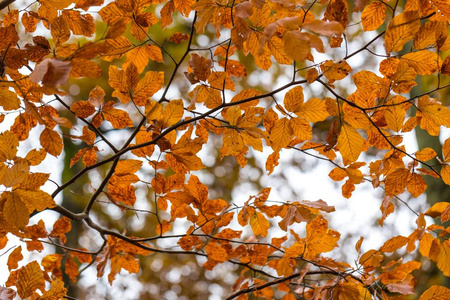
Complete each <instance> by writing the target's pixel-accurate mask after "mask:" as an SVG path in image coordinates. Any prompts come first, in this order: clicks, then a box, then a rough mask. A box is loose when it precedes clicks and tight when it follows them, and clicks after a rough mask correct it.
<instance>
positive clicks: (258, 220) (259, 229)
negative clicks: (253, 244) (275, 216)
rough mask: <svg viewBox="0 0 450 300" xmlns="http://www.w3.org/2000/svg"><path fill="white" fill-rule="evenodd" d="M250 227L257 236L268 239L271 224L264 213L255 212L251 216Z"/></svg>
mask: <svg viewBox="0 0 450 300" xmlns="http://www.w3.org/2000/svg"><path fill="white" fill-rule="evenodd" d="M250 226H251V228H252V230H253V233H254V234H255V235H261V236H263V237H266V236H267V233H268V230H269V227H270V223H269V221H267V219H266V217H264V215H263V214H262V213H260V212H257V211H255V212H254V213H252V215H251V216H250Z"/></svg>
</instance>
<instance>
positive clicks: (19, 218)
mask: <svg viewBox="0 0 450 300" xmlns="http://www.w3.org/2000/svg"><path fill="white" fill-rule="evenodd" d="M3 214H4V217H5V220H6V221H7V222H8V223H10V224H11V225H14V226H15V227H17V228H23V227H25V226H26V225H27V224H28V221H29V219H30V218H29V216H30V213H29V211H28V208H27V206H26V205H25V203H23V201H22V200H21V199H20V198H19V197H18V196H17V195H14V194H12V193H8V194H7V197H6V201H5V204H4V206H3Z"/></svg>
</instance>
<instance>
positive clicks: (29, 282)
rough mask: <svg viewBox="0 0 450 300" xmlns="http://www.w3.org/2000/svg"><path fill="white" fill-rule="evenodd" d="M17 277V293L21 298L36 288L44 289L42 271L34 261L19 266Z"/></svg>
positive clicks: (29, 294) (28, 295) (30, 293)
mask: <svg viewBox="0 0 450 300" xmlns="http://www.w3.org/2000/svg"><path fill="white" fill-rule="evenodd" d="M17 277H18V279H17V293H18V294H19V296H20V297H21V298H22V299H24V298H28V297H30V296H31V295H32V294H33V293H34V292H35V291H36V290H37V289H41V290H44V287H45V285H44V273H43V272H42V270H41V268H40V267H39V264H38V263H37V262H36V261H32V262H31V263H29V264H28V265H26V266H24V267H22V268H20V269H19V272H18V275H17Z"/></svg>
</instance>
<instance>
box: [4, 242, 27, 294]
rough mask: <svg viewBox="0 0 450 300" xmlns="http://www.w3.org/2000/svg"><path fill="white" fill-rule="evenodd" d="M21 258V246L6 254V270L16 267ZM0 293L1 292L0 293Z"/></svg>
mask: <svg viewBox="0 0 450 300" xmlns="http://www.w3.org/2000/svg"><path fill="white" fill-rule="evenodd" d="M22 259H23V255H22V246H19V247H17V248H16V249H14V250H13V251H12V252H11V254H10V255H9V256H8V262H7V263H6V264H7V265H8V270H9V271H11V270H14V269H17V267H18V266H19V261H21V260H22ZM0 295H2V294H1V293H0Z"/></svg>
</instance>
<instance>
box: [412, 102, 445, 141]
mask: <svg viewBox="0 0 450 300" xmlns="http://www.w3.org/2000/svg"><path fill="white" fill-rule="evenodd" d="M417 108H418V111H417V113H416V116H422V120H421V122H420V127H421V128H427V127H429V125H428V124H427V123H426V122H427V121H428V122H430V123H431V124H430V125H434V127H437V132H439V126H442V125H443V126H446V127H450V111H449V110H448V108H447V107H445V106H442V105H441V103H440V102H438V101H436V100H435V99H432V98H430V97H429V96H422V97H420V98H419V103H418V107H417ZM427 130H428V128H427ZM430 134H431V133H430ZM433 135H435V134H433Z"/></svg>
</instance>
